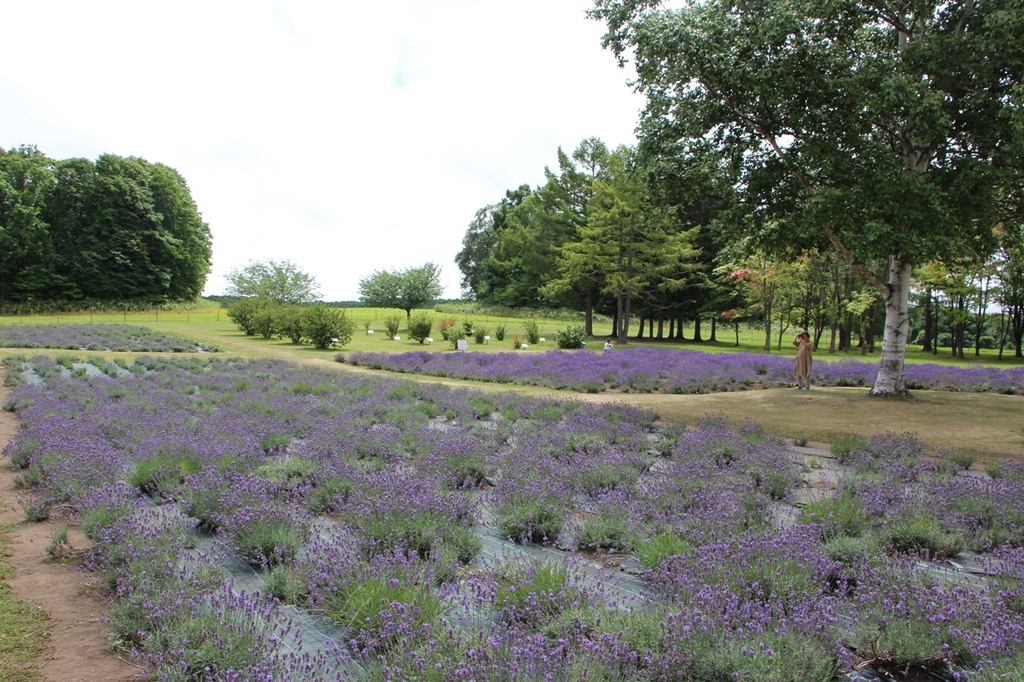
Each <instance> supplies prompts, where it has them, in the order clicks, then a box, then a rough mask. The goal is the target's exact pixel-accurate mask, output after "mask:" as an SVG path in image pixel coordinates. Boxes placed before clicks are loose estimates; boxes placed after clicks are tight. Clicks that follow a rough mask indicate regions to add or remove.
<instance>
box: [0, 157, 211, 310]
mask: <svg viewBox="0 0 1024 682" xmlns="http://www.w3.org/2000/svg"><path fill="white" fill-rule="evenodd" d="M211 256H212V238H211V235H210V230H209V226H208V225H207V224H206V223H204V222H203V220H202V216H201V215H200V213H199V210H198V208H197V207H196V204H195V201H194V200H193V199H192V195H191V193H190V191H189V188H188V184H187V183H186V182H185V179H184V178H183V177H182V176H181V175H180V174H179V173H178V172H177V171H176V170H174V169H173V168H171V167H169V166H166V165H164V164H161V163H150V162H148V161H146V160H145V159H141V158H136V157H122V156H117V155H114V154H104V155H102V156H100V157H99V158H98V159H96V161H95V162H94V161H90V160H89V159H84V158H71V159H60V160H54V159H51V158H49V157H47V156H46V155H45V154H43V153H42V152H41V151H39V150H38V149H36V148H35V147H33V146H21V147H17V148H12V149H9V150H6V151H5V150H4V149H0V303H3V304H31V303H33V302H42V301H47V302H54V301H58V302H66V303H67V304H68V306H71V307H73V306H74V305H76V303H77V304H81V303H82V302H83V301H93V302H96V303H97V304H98V305H111V304H120V303H125V302H134V303H148V304H156V303H167V302H176V301H192V300H195V299H196V298H197V297H198V296H199V295H200V294H201V293H202V290H203V286H204V284H205V282H206V277H207V274H208V273H209V271H210V259H211Z"/></svg>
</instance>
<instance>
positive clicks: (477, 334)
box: [473, 327, 491, 343]
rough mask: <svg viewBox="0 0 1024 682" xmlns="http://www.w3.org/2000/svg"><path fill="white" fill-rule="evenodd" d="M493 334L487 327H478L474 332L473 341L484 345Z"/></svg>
mask: <svg viewBox="0 0 1024 682" xmlns="http://www.w3.org/2000/svg"><path fill="white" fill-rule="evenodd" d="M490 333H491V330H490V329H488V328H487V327H477V328H476V329H474V330H473V340H475V341H476V342H477V343H483V342H484V341H486V340H487V336H488V335H489V334H490Z"/></svg>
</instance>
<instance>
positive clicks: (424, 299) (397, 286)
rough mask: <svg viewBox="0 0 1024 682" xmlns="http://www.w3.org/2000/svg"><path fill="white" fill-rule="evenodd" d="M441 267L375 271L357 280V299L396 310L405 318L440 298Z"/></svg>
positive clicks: (425, 265) (367, 303)
mask: <svg viewBox="0 0 1024 682" xmlns="http://www.w3.org/2000/svg"><path fill="white" fill-rule="evenodd" d="M443 292H444V287H442V286H441V268H440V267H439V266H437V265H435V264H434V263H424V264H423V265H421V266H420V267H418V268H406V269H404V270H378V271H376V272H374V273H372V274H370V275H367V276H366V277H363V278H362V279H360V280H359V300H360V301H362V302H363V304H364V305H368V306H373V307H377V308H398V309H399V310H404V311H405V316H406V317H407V318H408V317H409V316H410V315H411V314H412V311H413V309H414V308H420V307H422V306H424V305H426V304H428V303H430V302H431V301H433V300H435V299H437V298H439V297H440V296H441V294H442V293H443Z"/></svg>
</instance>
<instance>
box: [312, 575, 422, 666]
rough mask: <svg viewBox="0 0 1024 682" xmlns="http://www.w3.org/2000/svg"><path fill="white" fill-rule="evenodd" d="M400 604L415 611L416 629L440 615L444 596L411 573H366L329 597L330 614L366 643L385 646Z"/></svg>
mask: <svg viewBox="0 0 1024 682" xmlns="http://www.w3.org/2000/svg"><path fill="white" fill-rule="evenodd" d="M395 604H401V605H402V606H403V607H405V609H406V610H407V611H408V612H409V613H411V614H412V619H413V623H414V625H415V626H416V627H415V629H416V630H422V626H424V625H426V624H427V623H431V622H433V621H434V620H435V619H436V618H437V617H438V616H440V615H441V599H440V597H438V596H437V594H435V593H434V592H433V591H432V590H431V589H430V586H429V583H428V581H426V580H422V579H418V578H417V577H415V576H412V575H400V576H395V577H392V576H381V577H375V576H371V577H365V578H362V579H353V580H350V581H348V583H347V584H345V585H344V587H342V588H341V589H339V590H338V591H337V592H335V593H334V594H333V595H331V596H330V597H329V598H328V600H327V609H326V611H327V616H328V617H329V618H331V619H332V620H333V621H335V622H336V623H340V624H341V625H344V626H345V627H347V628H349V629H350V630H352V632H353V635H354V638H355V639H357V640H358V641H359V643H360V644H361V645H363V646H367V647H371V646H372V647H374V648H385V647H387V646H388V645H390V644H391V640H392V638H393V637H397V634H392V635H391V636H390V637H389V636H387V634H386V633H385V631H384V630H385V627H386V625H387V624H388V617H389V613H390V609H393V608H394V605H395Z"/></svg>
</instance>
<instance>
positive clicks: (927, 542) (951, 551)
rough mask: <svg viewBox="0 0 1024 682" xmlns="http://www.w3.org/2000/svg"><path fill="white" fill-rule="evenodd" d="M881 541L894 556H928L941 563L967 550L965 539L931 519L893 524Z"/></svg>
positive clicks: (881, 532)
mask: <svg viewBox="0 0 1024 682" xmlns="http://www.w3.org/2000/svg"><path fill="white" fill-rule="evenodd" d="M878 539H879V542H881V543H882V545H884V546H885V547H887V548H888V549H889V550H891V551H893V552H913V553H920V552H925V553H927V554H928V555H929V556H931V557H934V558H938V559H943V558H945V557H948V556H954V555H956V554H959V553H960V552H961V551H963V549H964V547H965V546H966V541H965V539H964V537H963V536H962V535H960V534H959V533H949V532H946V531H945V530H944V529H943V528H942V526H941V525H940V524H939V522H938V521H937V520H936V519H934V518H932V517H931V516H919V517H917V518H912V519H897V520H895V521H892V522H890V523H888V524H886V525H885V526H884V527H882V528H881V529H880V530H879V531H878Z"/></svg>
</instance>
